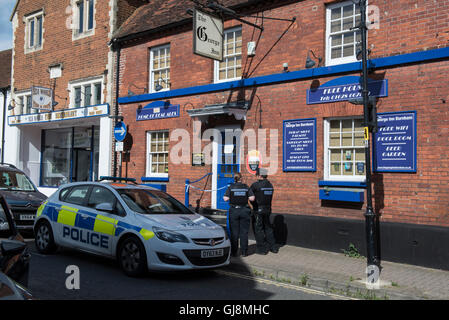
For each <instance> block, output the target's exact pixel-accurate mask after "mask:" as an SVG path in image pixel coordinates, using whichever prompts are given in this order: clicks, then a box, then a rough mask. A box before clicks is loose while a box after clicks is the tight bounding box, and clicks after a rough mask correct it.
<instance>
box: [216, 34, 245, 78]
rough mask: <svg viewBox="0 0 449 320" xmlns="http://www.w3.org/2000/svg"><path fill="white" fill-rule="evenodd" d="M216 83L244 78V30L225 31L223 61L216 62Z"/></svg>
mask: <svg viewBox="0 0 449 320" xmlns="http://www.w3.org/2000/svg"><path fill="white" fill-rule="evenodd" d="M214 73H215V82H222V81H229V80H238V79H241V77H242V28H241V27H238V28H232V29H229V30H225V32H224V36H223V61H221V62H220V61H215V72H214Z"/></svg>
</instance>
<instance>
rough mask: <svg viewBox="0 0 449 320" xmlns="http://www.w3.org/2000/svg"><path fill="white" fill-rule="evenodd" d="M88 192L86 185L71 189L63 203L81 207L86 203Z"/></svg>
mask: <svg viewBox="0 0 449 320" xmlns="http://www.w3.org/2000/svg"><path fill="white" fill-rule="evenodd" d="M88 191H89V186H88V185H86V186H77V187H73V188H72V189H71V190H70V192H69V194H68V195H67V196H66V197H65V199H64V201H65V202H68V203H73V204H77V205H80V206H82V205H84V203H85V201H86V196H87V192H88Z"/></svg>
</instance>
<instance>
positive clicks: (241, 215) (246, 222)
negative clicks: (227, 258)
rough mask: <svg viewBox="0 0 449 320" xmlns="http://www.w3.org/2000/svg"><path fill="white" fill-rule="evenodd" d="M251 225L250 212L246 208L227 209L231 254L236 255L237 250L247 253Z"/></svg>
mask: <svg viewBox="0 0 449 320" xmlns="http://www.w3.org/2000/svg"><path fill="white" fill-rule="evenodd" d="M250 224H251V210H250V209H249V208H247V207H239V208H236V207H232V206H231V207H230V208H229V228H230V231H231V254H232V255H236V254H237V251H238V248H239V239H240V249H241V250H242V252H247V251H248V232H249V226H250Z"/></svg>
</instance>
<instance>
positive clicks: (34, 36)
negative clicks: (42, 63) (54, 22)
mask: <svg viewBox="0 0 449 320" xmlns="http://www.w3.org/2000/svg"><path fill="white" fill-rule="evenodd" d="M25 19H26V20H25V22H26V31H25V40H26V41H25V43H26V46H25V52H26V53H28V52H32V51H36V50H39V49H42V42H43V30H44V29H43V23H44V13H43V12H42V11H40V12H37V13H34V14H32V15H29V16H27V17H26V18H25Z"/></svg>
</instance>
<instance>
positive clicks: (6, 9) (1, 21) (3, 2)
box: [0, 0, 16, 51]
mask: <svg viewBox="0 0 449 320" xmlns="http://www.w3.org/2000/svg"><path fill="white" fill-rule="evenodd" d="M15 4H16V0H0V51H2V50H7V49H11V48H12V24H11V22H10V21H9V17H10V16H11V13H12V10H13V9H14V5H15Z"/></svg>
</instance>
